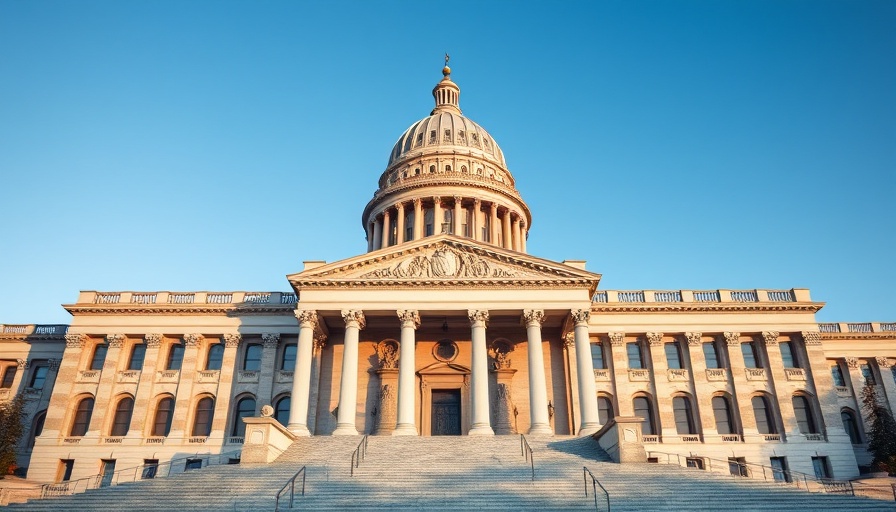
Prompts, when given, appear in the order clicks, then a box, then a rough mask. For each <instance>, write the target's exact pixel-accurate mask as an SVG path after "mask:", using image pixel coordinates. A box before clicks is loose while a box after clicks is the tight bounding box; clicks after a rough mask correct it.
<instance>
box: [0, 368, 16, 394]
mask: <svg viewBox="0 0 896 512" xmlns="http://www.w3.org/2000/svg"><path fill="white" fill-rule="evenodd" d="M18 369H19V368H18V366H16V364H15V363H13V364H10V365H9V366H7V367H6V368H4V369H3V381H2V382H0V388H4V389H8V388H11V387H12V383H13V381H14V380H16V372H17V371H18Z"/></svg>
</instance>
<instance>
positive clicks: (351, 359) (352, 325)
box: [333, 212, 400, 436]
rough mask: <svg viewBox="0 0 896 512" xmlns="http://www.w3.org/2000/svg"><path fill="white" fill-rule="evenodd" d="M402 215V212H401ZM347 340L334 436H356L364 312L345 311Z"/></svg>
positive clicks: (343, 352)
mask: <svg viewBox="0 0 896 512" xmlns="http://www.w3.org/2000/svg"><path fill="white" fill-rule="evenodd" d="M399 213H400V212H399ZM342 319H343V320H344V321H345V339H344V342H343V344H344V345H343V347H344V348H343V351H342V377H341V379H340V381H339V412H338V413H337V414H336V430H334V431H333V435H334V436H347V435H351V436H356V435H358V429H357V427H356V426H355V416H356V415H357V409H358V333H359V332H360V330H361V329H363V328H364V324H365V319H364V312H363V311H359V310H355V309H343V310H342Z"/></svg>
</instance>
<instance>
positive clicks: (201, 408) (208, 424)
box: [192, 397, 215, 437]
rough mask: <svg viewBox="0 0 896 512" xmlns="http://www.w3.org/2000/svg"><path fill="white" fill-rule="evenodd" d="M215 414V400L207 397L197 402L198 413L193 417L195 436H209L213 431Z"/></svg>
mask: <svg viewBox="0 0 896 512" xmlns="http://www.w3.org/2000/svg"><path fill="white" fill-rule="evenodd" d="M214 415H215V401H214V400H213V399H211V398H209V397H205V398H203V399H201V400H199V402H198V403H197V404H196V415H195V416H194V417H193V431H192V432H193V433H192V435H193V436H196V437H208V435H209V434H210V433H211V432H212V418H213V417H214Z"/></svg>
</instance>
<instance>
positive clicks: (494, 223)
mask: <svg viewBox="0 0 896 512" xmlns="http://www.w3.org/2000/svg"><path fill="white" fill-rule="evenodd" d="M490 209H491V212H490V213H491V221H489V223H488V228H489V234H488V238H489V240H488V241H489V242H491V243H492V245H501V243H500V242H499V241H498V203H494V202H493V203H492V205H491V208H490Z"/></svg>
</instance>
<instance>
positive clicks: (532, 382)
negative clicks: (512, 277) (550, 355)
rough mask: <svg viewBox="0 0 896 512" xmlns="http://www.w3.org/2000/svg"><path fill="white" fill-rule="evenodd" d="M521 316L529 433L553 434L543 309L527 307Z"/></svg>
mask: <svg viewBox="0 0 896 512" xmlns="http://www.w3.org/2000/svg"><path fill="white" fill-rule="evenodd" d="M523 318H524V319H525V320H526V334H527V337H528V352H529V433H530V434H553V433H554V432H553V431H552V430H551V419H550V417H549V415H548V388H547V382H546V380H545V376H544V354H543V352H542V344H541V324H542V322H544V311H543V310H541V309H527V310H525V311H523ZM592 374H593V373H592Z"/></svg>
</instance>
